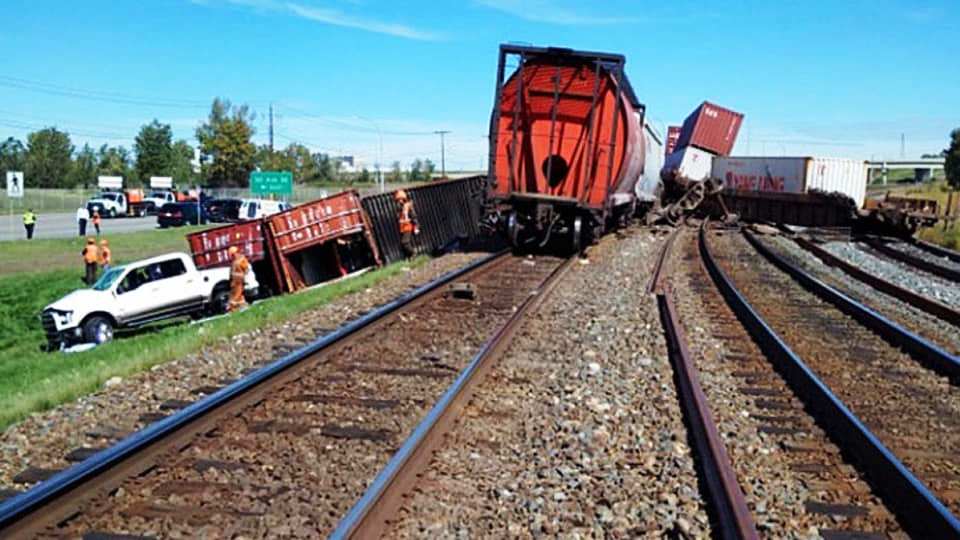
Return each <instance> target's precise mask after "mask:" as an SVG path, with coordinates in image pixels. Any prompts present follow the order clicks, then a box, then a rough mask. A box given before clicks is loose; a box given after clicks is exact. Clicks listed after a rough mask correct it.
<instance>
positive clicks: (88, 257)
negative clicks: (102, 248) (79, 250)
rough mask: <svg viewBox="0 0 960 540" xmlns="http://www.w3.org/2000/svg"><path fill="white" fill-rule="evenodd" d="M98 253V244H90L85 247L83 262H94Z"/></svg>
mask: <svg viewBox="0 0 960 540" xmlns="http://www.w3.org/2000/svg"><path fill="white" fill-rule="evenodd" d="M97 255H98V253H97V246H95V245H93V244H90V245H88V246H87V247H85V248H83V262H85V263H87V264H94V263H96V262H97Z"/></svg>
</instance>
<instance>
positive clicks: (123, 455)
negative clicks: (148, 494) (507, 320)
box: [0, 250, 509, 537]
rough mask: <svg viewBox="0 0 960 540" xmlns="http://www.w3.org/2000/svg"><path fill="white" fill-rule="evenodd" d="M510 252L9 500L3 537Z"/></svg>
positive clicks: (403, 299) (3, 509) (374, 314)
mask: <svg viewBox="0 0 960 540" xmlns="http://www.w3.org/2000/svg"><path fill="white" fill-rule="evenodd" d="M508 254H509V251H508V250H503V251H500V252H497V253H493V254H491V255H489V256H486V257H484V258H482V259H479V260H477V261H474V262H473V263H471V264H468V265H467V266H465V267H463V268H460V269H458V270H454V271H451V272H448V273H446V274H444V275H442V276H440V277H439V278H437V279H435V280H433V281H431V282H429V283H427V284H425V285H422V286H420V287H418V288H416V289H414V290H412V291H410V292H408V293H406V294H404V295H402V296H400V297H399V298H397V299H395V300H393V301H391V302H389V303H387V304H385V305H383V306H381V307H379V308H377V309H374V310H372V311H370V312H367V313H366V314H364V315H362V316H361V317H359V318H357V319H355V320H353V321H351V322H348V323H347V324H345V325H343V326H341V327H340V328H338V329H337V330H335V331H334V332H332V333H330V334H327V335H325V336H323V337H322V338H320V339H317V340H316V341H314V342H313V343H310V344H308V345H306V346H304V347H302V348H300V349H298V350H296V351H293V352H290V353H288V354H286V355H285V356H283V357H281V358H280V359H278V360H276V361H274V362H272V363H270V364H269V365H266V366H264V367H262V368H260V369H258V370H257V371H255V372H253V373H251V374H250V375H248V376H246V377H243V378H241V379H240V380H238V381H236V382H234V383H232V384H230V385H228V386H226V387H224V388H221V389H220V390H218V391H217V392H215V393H213V394H211V395H209V396H207V397H205V398H203V399H201V400H200V401H197V402H195V403H193V404H191V405H189V406H187V407H185V408H184V409H181V410H180V411H178V412H177V413H174V414H172V415H171V416H169V417H167V418H165V419H163V420H160V421H158V422H155V423H153V424H150V425H149V426H147V427H146V428H144V429H142V430H140V431H138V432H136V433H134V434H132V435H130V436H129V437H127V438H125V439H123V440H122V441H120V442H118V443H117V444H115V445H113V446H111V447H110V448H107V449H104V450H102V451H100V452H98V453H96V454H94V455H93V456H90V457H89V458H87V459H86V460H84V461H82V462H80V463H78V464H76V465H74V466H72V467H70V468H69V469H66V470H64V471H61V472H59V473H57V474H55V475H53V476H51V477H50V478H48V479H47V480H44V481H43V482H40V483H39V484H37V485H36V486H34V487H33V488H31V489H29V490H28V491H26V492H24V493H21V494H19V495H16V496H14V497H13V498H10V499H7V500H5V501H4V502H3V503H0V537H7V536H9V535H11V531H12V530H13V529H20V528H23V527H30V526H33V525H35V524H33V523H29V524H25V522H28V521H31V520H35V519H38V518H40V519H45V518H49V517H50V516H49V512H50V508H51V507H52V506H54V505H55V504H57V503H62V504H67V502H68V501H67V499H69V498H70V497H72V496H75V495H78V494H80V495H82V494H83V493H84V488H88V487H89V486H90V485H92V484H94V483H95V482H96V480H97V478H98V477H100V476H101V475H105V474H106V473H109V472H111V471H114V470H116V469H119V468H123V467H124V466H125V465H127V464H128V463H129V462H130V461H133V460H134V458H136V456H137V455H138V453H141V452H143V451H145V450H147V449H149V448H153V447H155V446H156V445H159V444H163V443H165V442H167V441H168V440H174V441H177V442H178V439H176V436H177V435H178V434H181V435H182V432H184V431H187V430H189V431H190V432H191V433H194V432H197V431H199V429H193V427H194V426H195V425H196V424H197V423H198V422H200V421H202V420H203V419H205V418H206V417H208V416H211V413H213V412H214V411H217V410H223V409H226V408H228V406H229V404H231V403H232V402H235V401H238V398H240V397H241V396H244V395H246V394H249V393H251V391H252V390H256V389H257V388H262V387H263V386H265V385H264V383H265V382H267V381H268V380H269V379H272V378H274V377H276V376H278V375H279V374H281V373H283V372H285V371H287V370H288V369H290V368H292V367H294V366H296V365H297V364H299V363H300V362H302V361H304V360H306V359H308V358H310V357H312V356H314V355H316V354H317V353H319V352H322V351H323V350H325V349H327V348H330V347H331V346H333V345H335V344H337V343H339V342H341V341H342V340H344V339H345V338H347V337H349V336H352V335H354V334H356V333H358V332H359V331H361V330H363V329H364V328H367V327H369V326H371V325H372V324H374V323H376V322H378V321H380V320H383V319H384V318H386V317H387V316H389V315H391V314H393V313H395V312H397V311H398V310H400V309H401V308H403V307H405V306H407V305H409V304H411V303H413V302H415V301H418V300H420V299H421V298H423V297H425V296H426V295H428V294H429V293H431V292H434V291H436V290H437V289H439V288H440V287H442V286H444V285H446V284H448V283H450V282H451V281H453V280H455V279H458V278H460V277H462V276H464V275H466V274H469V273H472V272H474V271H479V270H481V269H483V268H485V267H488V266H489V265H492V263H494V262H496V261H499V260H502V259H503V257H505V256H507V255H508ZM39 514H43V516H39Z"/></svg>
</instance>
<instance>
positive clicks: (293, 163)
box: [284, 143, 320, 184]
mask: <svg viewBox="0 0 960 540" xmlns="http://www.w3.org/2000/svg"><path fill="white" fill-rule="evenodd" d="M284 154H285V155H286V159H287V162H288V163H289V164H290V167H291V168H290V169H288V170H290V171H292V172H293V180H294V181H295V182H299V183H302V184H306V183H309V182H316V181H317V180H318V179H319V177H320V169H319V168H318V167H317V163H316V162H315V161H314V160H313V155H311V154H310V149H309V148H307V147H306V146H304V145H302V144H297V143H290V145H289V146H287V149H286V150H284Z"/></svg>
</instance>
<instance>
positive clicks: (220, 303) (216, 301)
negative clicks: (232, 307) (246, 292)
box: [207, 287, 230, 315]
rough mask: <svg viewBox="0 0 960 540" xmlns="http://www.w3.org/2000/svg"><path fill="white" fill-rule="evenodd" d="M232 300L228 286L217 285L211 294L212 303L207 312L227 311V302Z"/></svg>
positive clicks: (213, 313)
mask: <svg viewBox="0 0 960 540" xmlns="http://www.w3.org/2000/svg"><path fill="white" fill-rule="evenodd" d="M229 302H230V289H229V288H227V287H217V288H216V289H214V291H213V295H211V296H210V304H209V305H208V307H207V312H208V313H209V314H210V315H220V314H221V313H226V312H227V304H228V303H229Z"/></svg>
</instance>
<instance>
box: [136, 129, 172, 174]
mask: <svg viewBox="0 0 960 540" xmlns="http://www.w3.org/2000/svg"><path fill="white" fill-rule="evenodd" d="M133 149H134V152H136V154H137V164H136V169H137V176H139V177H140V179H141V180H148V179H149V178H150V177H151V176H167V175H169V174H170V166H171V164H172V162H173V130H171V129H170V125H169V124H161V123H160V122H159V121H157V119H154V120H153V122H151V123H149V124H147V125H145V126H143V127H141V128H140V133H139V134H137V137H136V139H135V140H134V143H133Z"/></svg>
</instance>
